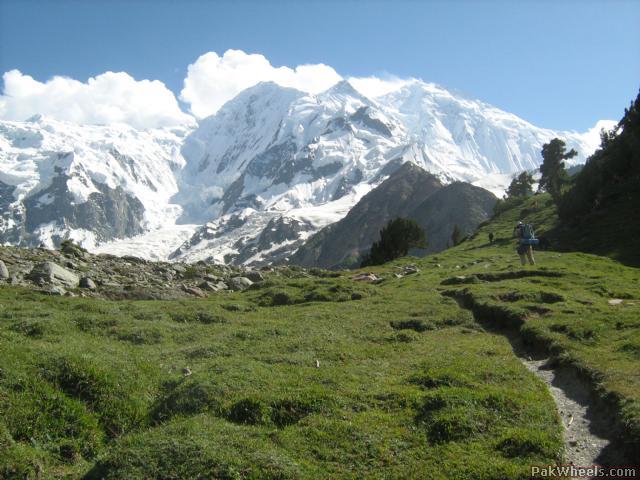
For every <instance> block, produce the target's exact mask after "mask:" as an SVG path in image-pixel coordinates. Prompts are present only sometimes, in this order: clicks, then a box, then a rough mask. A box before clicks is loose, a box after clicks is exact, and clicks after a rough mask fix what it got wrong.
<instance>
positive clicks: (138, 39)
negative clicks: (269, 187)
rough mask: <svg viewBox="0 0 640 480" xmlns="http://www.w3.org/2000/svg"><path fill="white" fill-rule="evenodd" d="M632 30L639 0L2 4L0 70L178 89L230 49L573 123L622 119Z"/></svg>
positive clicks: (634, 42) (637, 81)
mask: <svg viewBox="0 0 640 480" xmlns="http://www.w3.org/2000/svg"><path fill="white" fill-rule="evenodd" d="M638 25H640V1H635V0H634V1H622V0H606V1H595V0H591V1H590V0H582V1H578V0H575V1H568V0H567V1H563V0H558V1H551V0H547V1H545V0H540V1H526V0H521V1H515V0H512V1H498V0H494V1H482V0H479V1H462V0H453V1H438V2H437V1H425V2H419V1H395V2H383V1H375V2H365V1H355V0H351V1H349V0H347V1H343V2H338V1H333V2H330V1H320V0H307V1H298V2H290V1H284V0H283V1H242V0H237V1H217V2H214V1H209V2H205V1H198V0H185V1H177V0H176V1H170V0H164V1H162V0H154V1H151V0H148V1H144V0H132V1H126V2H124V1H119V0H115V1H106V0H105V1H90V0H85V1H81V0H59V1H48V2H47V1H31V0H20V1H18V0H0V73H2V72H6V71H9V70H13V69H18V70H20V72H22V74H24V75H30V76H31V77H33V78H34V79H36V80H38V81H40V82H44V81H46V80H48V79H50V78H51V77H52V76H54V75H63V76H68V77H71V78H74V79H77V80H80V81H82V82H86V81H87V79H88V78H89V77H94V76H96V75H99V74H101V73H103V72H105V71H114V72H119V71H123V72H127V73H128V74H129V75H131V76H132V77H134V78H135V79H136V80H142V79H151V80H160V81H162V82H163V83H164V84H165V85H166V86H167V87H168V89H170V90H171V91H173V93H174V94H175V95H176V96H179V94H180V92H181V89H182V88H183V81H184V78H185V76H186V72H187V67H188V65H190V64H193V63H194V62H195V61H196V59H198V57H199V56H200V55H202V54H204V53H206V52H210V51H213V52H217V53H218V55H222V54H223V53H224V52H225V51H226V50H227V49H239V50H243V51H245V52H247V53H260V54H262V55H264V56H265V57H266V58H267V59H268V60H269V61H270V62H271V64H272V65H273V66H289V67H295V66H297V65H301V64H316V63H324V64H326V65H330V66H331V67H333V68H334V69H335V70H336V71H337V72H338V73H339V74H340V75H342V76H345V77H349V76H356V77H361V76H371V75H375V76H380V77H383V78H384V77H387V76H389V75H393V76H398V77H401V78H404V77H418V78H422V79H423V80H425V81H429V82H436V83H439V84H441V85H442V86H444V87H447V88H449V89H452V90H457V91H460V92H462V93H464V94H465V95H467V96H470V97H473V98H478V99H481V100H483V101H486V102H488V103H491V104H493V105H495V106H497V107H499V108H502V109H504V110H507V111H509V112H512V113H515V114H516V115H519V116H520V117H522V118H524V119H526V120H528V121H530V122H531V123H533V124H535V125H537V126H541V127H548V128H553V129H574V130H580V131H581V130H585V129H587V128H590V127H591V126H593V125H594V124H595V122H596V121H597V120H600V119H619V118H620V117H621V115H622V112H623V110H624V108H625V107H626V106H628V104H629V102H630V101H631V100H632V98H635V96H636V95H637V94H638V89H639V88H640V28H639V27H638ZM181 106H182V109H183V110H185V111H186V110H187V109H188V107H186V106H185V105H184V104H182V105H181Z"/></svg>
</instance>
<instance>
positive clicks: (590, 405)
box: [507, 335, 627, 466]
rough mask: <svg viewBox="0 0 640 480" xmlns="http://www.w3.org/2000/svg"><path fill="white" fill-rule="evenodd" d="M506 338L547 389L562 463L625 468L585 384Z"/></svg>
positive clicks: (604, 416)
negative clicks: (557, 421)
mask: <svg viewBox="0 0 640 480" xmlns="http://www.w3.org/2000/svg"><path fill="white" fill-rule="evenodd" d="M507 338H508V339H509V341H510V342H511V345H512V347H513V351H514V353H515V354H516V356H517V357H518V358H519V359H520V361H521V362H522V363H523V364H524V365H525V366H526V367H527V368H528V369H529V370H530V371H531V372H533V373H534V374H535V375H536V376H537V377H538V378H540V379H541V380H542V381H543V382H544V383H545V384H546V385H547V387H548V388H549V392H550V393H551V396H552V397H553V399H554V401H555V403H556V407H557V409H558V413H559V415H560V418H561V420H562V424H563V426H564V443H565V456H566V458H565V461H566V463H573V464H574V465H578V466H590V465H601V466H614V465H625V464H626V463H627V462H625V460H627V459H625V458H624V456H623V455H622V453H621V448H620V445H619V444H618V442H617V439H616V436H615V432H614V431H613V428H612V421H611V419H610V418H609V417H610V416H609V415H608V414H607V413H606V412H605V411H603V410H602V409H599V408H598V403H597V401H596V400H595V399H594V395H593V394H592V392H591V389H590V387H589V385H588V384H587V383H586V382H585V381H584V380H582V379H580V378H578V376H577V375H576V372H575V371H572V370H571V369H569V368H563V367H557V368H555V367H552V366H551V365H550V361H549V359H548V358H543V357H538V358H532V357H531V356H530V355H529V354H528V353H527V352H526V350H525V348H524V346H523V344H522V341H521V340H520V338H519V337H517V336H515V335H507Z"/></svg>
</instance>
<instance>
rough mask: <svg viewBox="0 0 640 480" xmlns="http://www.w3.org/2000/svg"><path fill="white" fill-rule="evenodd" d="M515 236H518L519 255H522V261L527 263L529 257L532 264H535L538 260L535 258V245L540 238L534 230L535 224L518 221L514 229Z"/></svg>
mask: <svg viewBox="0 0 640 480" xmlns="http://www.w3.org/2000/svg"><path fill="white" fill-rule="evenodd" d="M513 236H514V237H516V238H518V249H517V250H516V252H518V255H520V263H521V264H522V265H525V264H526V263H527V259H529V263H530V264H531V265H535V264H536V261H535V260H534V259H533V246H534V245H537V244H538V239H537V238H536V234H535V232H534V231H533V225H531V224H530V223H522V222H518V224H517V225H516V226H515V228H514V229H513Z"/></svg>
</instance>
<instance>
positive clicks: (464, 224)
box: [410, 182, 497, 253]
mask: <svg viewBox="0 0 640 480" xmlns="http://www.w3.org/2000/svg"><path fill="white" fill-rule="evenodd" d="M496 200H497V198H496V197H495V195H494V194H493V193H491V192H489V191H487V190H485V189H484V188H480V187H475V186H473V185H471V184H469V183H463V182H456V183H452V184H450V185H447V186H446V187H444V188H442V189H440V190H438V191H437V192H435V193H434V194H433V195H431V196H429V197H428V198H427V199H426V200H425V201H424V202H422V204H420V205H419V206H418V207H417V208H416V209H415V210H413V211H412V212H411V214H410V218H412V219H414V220H415V221H416V222H418V224H419V225H420V226H421V227H422V228H424V230H425V232H426V233H427V241H428V247H427V250H426V253H433V252H439V251H442V250H444V249H446V248H448V247H449V246H451V245H450V240H451V234H452V233H453V229H454V227H455V226H456V225H457V226H458V228H459V229H460V231H461V232H462V233H463V234H468V233H471V232H473V231H474V230H475V229H476V227H477V226H478V225H479V224H480V223H482V222H483V221H485V220H487V219H488V218H489V217H490V216H491V213H492V212H493V206H494V205H495V203H496Z"/></svg>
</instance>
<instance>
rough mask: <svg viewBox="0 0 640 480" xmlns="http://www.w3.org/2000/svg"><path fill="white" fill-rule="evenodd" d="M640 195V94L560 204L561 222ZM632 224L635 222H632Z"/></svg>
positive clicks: (604, 134)
mask: <svg viewBox="0 0 640 480" xmlns="http://www.w3.org/2000/svg"><path fill="white" fill-rule="evenodd" d="M639 193H640V93H638V96H637V97H636V99H635V101H632V102H631V105H630V106H629V108H627V109H625V112H624V116H623V117H622V119H621V120H620V122H619V123H618V124H617V125H616V126H615V127H614V128H613V129H612V130H610V131H608V132H607V131H603V132H602V133H601V135H600V148H599V149H598V150H596V151H595V153H594V154H593V155H591V157H589V159H588V160H587V163H586V165H585V166H584V168H583V169H582V171H580V173H579V174H578V175H576V176H575V178H574V179H573V181H572V183H571V185H570V188H568V189H567V190H566V191H565V192H564V193H563V194H562V195H561V197H560V198H559V199H558V201H557V202H556V203H557V204H558V208H559V210H558V211H559V214H560V217H561V218H564V219H570V218H575V217H581V216H585V215H587V214H589V213H592V212H594V211H598V210H602V209H606V208H608V207H609V206H610V205H612V204H614V203H615V202H616V201H617V200H619V199H621V198H622V199H627V198H628V199H631V198H633V197H635V196H637V195H638V194H639ZM630 220H631V219H630Z"/></svg>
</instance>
